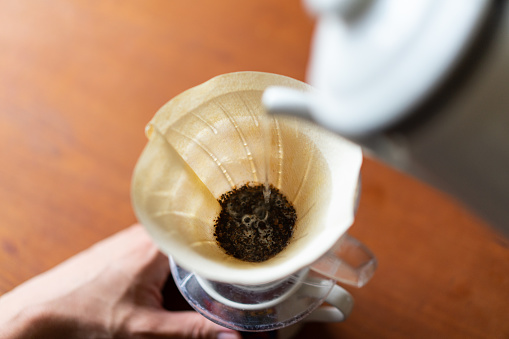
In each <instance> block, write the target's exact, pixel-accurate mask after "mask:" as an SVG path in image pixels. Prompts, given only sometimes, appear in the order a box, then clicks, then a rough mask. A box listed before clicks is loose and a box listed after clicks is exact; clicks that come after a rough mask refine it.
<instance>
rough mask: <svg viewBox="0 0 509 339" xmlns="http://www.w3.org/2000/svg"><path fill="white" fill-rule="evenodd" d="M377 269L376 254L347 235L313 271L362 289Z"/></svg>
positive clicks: (325, 255)
mask: <svg viewBox="0 0 509 339" xmlns="http://www.w3.org/2000/svg"><path fill="white" fill-rule="evenodd" d="M376 267H377V260H376V258H375V256H374V254H373V253H372V252H371V251H370V250H369V249H368V248H367V247H366V246H365V245H364V244H362V243H361V242H360V241H359V240H357V239H355V238H354V237H352V236H350V235H349V234H347V233H345V234H344V235H343V236H342V237H341V238H340V239H339V240H338V241H337V242H336V244H335V245H334V246H333V247H332V248H331V249H330V250H329V251H328V252H327V253H325V254H324V255H323V256H322V257H321V258H320V259H318V260H317V261H316V262H314V263H313V264H312V265H311V267H310V268H311V269H312V270H313V271H315V272H317V273H320V274H322V275H324V276H326V277H328V278H331V279H334V280H336V281H339V282H342V283H345V284H348V285H352V286H356V287H361V286H364V285H365V284H366V283H367V282H368V281H369V279H371V277H372V276H373V273H374V272H375V269H376Z"/></svg>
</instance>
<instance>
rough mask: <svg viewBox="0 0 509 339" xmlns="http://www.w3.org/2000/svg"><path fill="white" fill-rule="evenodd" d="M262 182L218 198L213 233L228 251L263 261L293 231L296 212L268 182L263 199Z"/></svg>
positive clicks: (251, 259)
mask: <svg viewBox="0 0 509 339" xmlns="http://www.w3.org/2000/svg"><path fill="white" fill-rule="evenodd" d="M263 192H264V186H263V185H254V186H252V185H249V184H248V185H244V186H242V187H241V188H238V189H234V190H231V191H229V192H227V193H225V194H223V195H222V196H221V197H220V198H219V204H220V205H221V212H220V214H219V216H218V217H217V219H216V223H215V232H214V236H215V237H216V240H217V242H218V244H219V246H221V247H222V248H223V249H224V250H225V251H226V253H227V254H229V255H231V256H233V257H235V258H237V259H240V260H244V261H249V262H262V261H265V260H267V259H269V258H272V257H273V256H275V255H276V254H278V253H279V252H281V251H282V250H283V249H284V248H285V247H286V246H287V245H288V242H289V241H290V238H291V237H292V235H293V230H294V226H295V221H296V220H297V213H296V212H295V208H294V207H293V206H292V204H291V203H290V202H289V201H288V200H287V199H286V197H285V196H284V195H283V194H282V193H281V192H279V190H278V189H277V188H275V187H273V186H272V185H271V186H270V198H269V201H268V203H266V201H265V198H264V195H263Z"/></svg>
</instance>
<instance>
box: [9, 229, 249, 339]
mask: <svg viewBox="0 0 509 339" xmlns="http://www.w3.org/2000/svg"><path fill="white" fill-rule="evenodd" d="M169 273H170V268H169V265H168V258H167V257H165V256H164V255H163V254H162V253H161V252H159V251H158V249H157V248H156V246H155V245H154V244H153V243H152V241H151V240H150V238H149V236H148V235H147V233H146V232H145V230H144V229H143V228H142V227H141V226H140V225H135V226H132V227H130V228H128V229H126V230H124V231H121V232H119V233H117V234H115V235H113V236H111V237H109V238H107V239H105V240H103V241H101V242H99V243H97V244H95V245H94V246H92V247H91V248H89V249H87V250H85V251H83V252H81V253H79V254H77V255H76V256H74V257H72V258H70V259H68V260H67V261H65V262H63V263H62V264H60V265H58V266H56V267H55V268H53V269H51V270H49V271H47V272H45V273H43V274H41V275H39V276H36V277H35V278H33V279H31V280H29V281H27V282H25V283H23V284H22V285H20V286H18V287H17V288H15V289H14V290H12V291H11V292H9V293H7V294H5V295H3V296H2V297H0V338H9V339H10V338H25V337H36V338H40V337H42V338H225V339H226V338H240V335H239V334H238V333H237V332H235V331H232V330H229V329H226V328H224V327H221V326H219V325H217V324H214V323H212V322H211V321H209V320H207V319H205V318H204V317H202V316H201V315H199V314H198V313H196V312H189V311H184V312H169V311H166V310H164V309H163V307H162V295H161V289H162V287H163V284H164V282H165V281H166V279H167V277H168V275H169Z"/></svg>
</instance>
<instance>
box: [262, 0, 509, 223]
mask: <svg viewBox="0 0 509 339" xmlns="http://www.w3.org/2000/svg"><path fill="white" fill-rule="evenodd" d="M305 5H306V7H307V8H308V10H309V11H310V12H312V13H313V14H314V15H316V16H317V27H316V31H315V35H314V39H313V43H312V52H311V53H312V54H311V59H310V65H309V69H308V82H309V83H310V84H311V85H312V86H313V87H315V88H317V89H318V90H319V93H315V94H302V93H299V92H297V91H294V90H289V89H286V88H281V87H279V88H269V89H268V90H267V91H266V92H265V94H264V98H263V100H264V104H265V105H266V107H267V108H268V110H269V111H271V112H272V113H280V114H292V115H299V116H301V117H305V118H307V119H311V120H314V121H315V122H316V123H318V124H320V125H323V126H324V127H326V128H328V129H330V130H332V131H334V132H336V133H338V134H340V135H342V136H345V137H347V138H349V139H351V140H353V141H355V142H357V143H358V144H360V145H362V146H364V149H365V151H367V152H368V153H369V152H370V153H371V154H373V155H374V156H376V157H378V158H380V159H382V160H384V161H385V162H387V163H389V164H390V165H392V166H393V167H396V168H398V169H401V170H403V171H405V172H408V173H411V174H413V175H415V176H416V177H418V178H420V179H421V180H424V181H426V182H428V183H430V184H432V185H434V186H436V187H438V188H440V189H442V190H444V191H446V192H449V193H450V194H452V195H454V196H456V197H457V198H459V199H460V200H462V201H463V202H464V203H466V205H467V206H470V207H471V208H473V210H474V211H476V212H477V213H478V214H479V215H480V216H481V217H484V218H485V219H486V220H487V221H488V222H490V223H491V224H492V225H494V226H498V227H499V228H501V229H502V230H504V231H506V232H509V210H508V209H507V206H509V95H508V94H507V88H508V85H507V84H508V82H509V6H508V5H507V2H506V1H489V0H467V1H465V0H445V1H444V0H412V1H400V0H306V1H305Z"/></svg>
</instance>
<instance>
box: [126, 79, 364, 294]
mask: <svg viewBox="0 0 509 339" xmlns="http://www.w3.org/2000/svg"><path fill="white" fill-rule="evenodd" d="M273 85H277V86H288V87H292V88H296V89H300V90H303V91H308V90H311V89H310V88H309V86H308V85H306V84H304V83H301V82H299V81H296V80H293V79H290V78H287V77H283V76H279V75H274V74H267V73H258V72H242V73H231V74H225V75H222V76H219V77H216V78H213V79H212V80H209V81H208V82H206V83H204V84H202V85H199V86H197V87H194V88H192V89H190V90H188V91H186V92H184V93H182V94H180V95H178V96H177V97H175V98H174V99H172V100H171V101H169V102H168V103H167V104H166V105H164V106H163V107H162V108H161V109H160V110H159V111H158V112H157V113H156V115H155V116H154V118H153V119H152V121H151V122H150V123H149V124H148V126H147V136H148V138H149V141H148V143H147V146H146V147H145V149H144V151H143V152H142V154H141V156H140V158H139V160H138V163H137V165H136V168H135V171H134V175H133V186H132V199H133V206H134V209H135V213H136V215H137V217H138V219H139V220H140V222H141V223H142V224H143V225H144V226H145V227H146V229H147V231H148V232H149V233H150V235H151V236H152V238H153V239H154V241H155V242H156V243H157V244H158V246H159V247H160V248H161V250H162V251H163V252H165V253H167V254H168V255H171V256H173V258H174V260H175V261H176V262H177V263H178V264H179V265H181V266H182V267H184V268H186V269H188V270H190V271H193V272H195V273H197V274H199V275H200V276H202V277H204V278H207V279H212V280H217V281H224V282H230V283H243V284H260V283H265V282H270V281H274V280H277V279H280V278H283V277H285V276H287V275H289V274H292V273H294V272H295V271H297V270H299V269H300V268H302V267H305V266H308V265H310V264H311V263H313V262H314V261H316V260H317V259H319V258H320V257H321V256H322V255H323V254H324V253H325V252H326V251H327V250H328V249H329V248H330V247H332V245H334V243H335V242H336V241H337V240H338V239H339V237H340V236H341V235H342V234H343V233H344V232H345V231H346V230H347V229H348V227H350V225H351V224H352V222H353V205H354V196H355V190H356V185H357V180H358V175H359V169H360V166H361V162H362V153H361V150H360V148H359V147H358V146H356V145H354V144H352V143H350V142H348V141H346V140H344V139H342V138H340V137H338V136H336V135H334V134H331V133H329V132H326V131H324V130H322V129H321V128H319V127H317V126H315V125H313V124H310V123H306V122H303V121H300V120H296V119H293V118H278V119H275V118H272V117H267V116H266V113H265V110H264V108H263V106H262V104H261V97H262V94H263V91H264V89H265V88H267V87H268V86H273ZM267 134H269V135H270V137H268V138H267V137H266V135H267ZM267 154H268V156H267ZM267 159H269V161H267ZM267 162H268V163H269V166H268V168H267V166H266V163H267ZM267 170H268V174H267V176H268V179H269V182H270V183H271V184H272V185H273V186H274V187H277V188H278V189H279V190H280V191H281V192H282V193H283V194H284V195H285V196H286V197H287V198H288V199H289V200H290V201H291V202H292V203H293V205H294V207H295V209H296V212H297V224H296V226H295V231H294V235H293V237H292V239H291V240H290V243H289V245H288V246H287V247H286V248H285V249H284V250H283V251H282V252H280V253H279V254H277V255H276V256H275V257H273V258H271V259H269V260H267V261H265V262H261V263H249V262H244V261H241V260H238V259H235V258H233V257H231V256H229V255H227V254H226V253H225V252H224V250H223V249H221V248H220V247H219V245H218V244H217V242H216V240H215V237H214V222H215V219H216V217H217V216H218V215H219V212H220V206H219V203H218V201H217V199H218V198H219V197H220V196H221V195H222V194H224V193H226V192H228V191H230V190H232V189H233V188H240V187H241V186H243V185H244V184H248V183H249V184H260V183H262V184H263V183H264V181H265V177H266V171H267Z"/></svg>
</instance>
